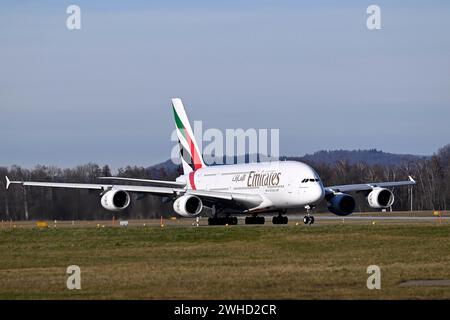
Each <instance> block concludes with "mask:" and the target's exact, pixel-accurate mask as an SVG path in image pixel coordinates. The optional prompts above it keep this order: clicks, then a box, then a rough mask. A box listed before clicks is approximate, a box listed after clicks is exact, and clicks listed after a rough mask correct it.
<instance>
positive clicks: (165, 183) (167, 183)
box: [98, 177, 186, 188]
mask: <svg viewBox="0 0 450 320" xmlns="http://www.w3.org/2000/svg"><path fill="white" fill-rule="evenodd" d="M98 179H100V180H117V181H130V182H144V183H147V184H150V185H155V186H166V187H178V188H183V187H184V186H186V183H185V182H181V181H165V180H150V179H136V178H123V177H99V178H98Z"/></svg>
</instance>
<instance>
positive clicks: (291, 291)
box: [0, 224, 450, 299]
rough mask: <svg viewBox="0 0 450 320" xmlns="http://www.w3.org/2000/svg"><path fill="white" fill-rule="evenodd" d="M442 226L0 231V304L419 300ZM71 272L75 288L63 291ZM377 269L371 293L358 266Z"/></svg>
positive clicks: (443, 275)
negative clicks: (76, 270)
mask: <svg viewBox="0 0 450 320" xmlns="http://www.w3.org/2000/svg"><path fill="white" fill-rule="evenodd" d="M449 235H450V225H430V224H411V225H399V224H394V225H350V224H348V225H339V224H336V225H320V226H319V225H317V226H314V227H305V226H285V227H283V226H254V227H250V226H247V227H240V226H233V227H199V228H195V227H187V226H180V227H166V228H159V227H135V228H128V229H125V228H100V229H96V228H81V227H80V228H59V229H58V228H57V229H46V230H38V229H26V228H24V229H4V230H0V298H1V299H22V298H24V299H119V298H123V299H240V298H246V299H354V298H360V299H361V298H362V299H386V298H387V299H403V298H406V299H411V298H414V299H416V298H419V299H429V298H439V299H441V298H445V299H449V298H450V288H449V287H436V288H430V287H423V288H421V287H419V288H405V287H399V286H398V285H399V284H400V283H401V282H402V281H406V280H418V279H450V236H449ZM72 264H75V265H78V266H80V268H81V278H82V290H68V289H66V279H67V276H68V275H67V274H66V268H67V266H69V265H72ZM372 264H376V265H379V266H380V267H381V272H382V274H381V286H382V288H381V290H368V289H367V288H366V279H367V277H368V274H367V273H366V268H367V266H369V265H372Z"/></svg>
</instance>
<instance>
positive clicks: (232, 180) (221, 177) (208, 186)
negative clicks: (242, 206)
mask: <svg viewBox="0 0 450 320" xmlns="http://www.w3.org/2000/svg"><path fill="white" fill-rule="evenodd" d="M185 179H186V182H187V186H188V188H191V189H195V190H205V191H220V192H229V193H235V194H257V195H260V196H261V197H263V199H264V206H266V207H267V206H271V207H274V208H277V209H289V208H296V207H304V206H306V205H315V204H317V203H318V202H320V201H321V200H323V198H324V195H325V191H324V188H323V185H322V181H321V180H320V178H319V175H318V174H317V173H316V172H315V171H314V169H312V168H311V167H310V166H308V165H306V164H304V163H301V162H296V161H275V162H261V163H248V164H236V165H217V166H210V167H205V168H201V169H198V170H196V171H195V172H192V173H191V174H190V175H189V176H186V177H185Z"/></svg>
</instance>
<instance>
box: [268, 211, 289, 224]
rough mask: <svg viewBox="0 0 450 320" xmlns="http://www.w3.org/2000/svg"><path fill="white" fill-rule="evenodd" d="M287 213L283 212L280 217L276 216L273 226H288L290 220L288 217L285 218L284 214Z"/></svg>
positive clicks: (273, 219)
mask: <svg viewBox="0 0 450 320" xmlns="http://www.w3.org/2000/svg"><path fill="white" fill-rule="evenodd" d="M283 213H286V211H281V212H279V213H278V216H275V217H273V218H272V223H273V224H287V223H288V221H289V219H288V217H286V216H283V215H282V214H283Z"/></svg>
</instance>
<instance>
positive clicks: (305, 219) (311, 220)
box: [303, 206, 314, 225]
mask: <svg viewBox="0 0 450 320" xmlns="http://www.w3.org/2000/svg"><path fill="white" fill-rule="evenodd" d="M305 209H306V216H304V217H303V223H304V224H309V225H312V224H313V223H314V217H313V216H312V215H311V212H312V211H313V210H314V207H312V206H305Z"/></svg>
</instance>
